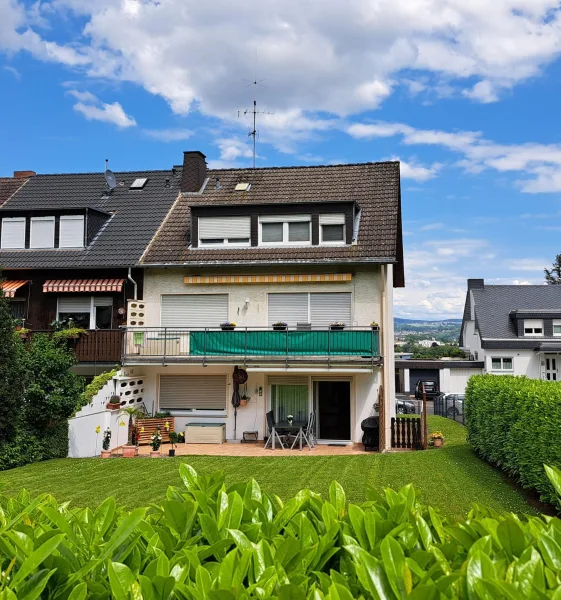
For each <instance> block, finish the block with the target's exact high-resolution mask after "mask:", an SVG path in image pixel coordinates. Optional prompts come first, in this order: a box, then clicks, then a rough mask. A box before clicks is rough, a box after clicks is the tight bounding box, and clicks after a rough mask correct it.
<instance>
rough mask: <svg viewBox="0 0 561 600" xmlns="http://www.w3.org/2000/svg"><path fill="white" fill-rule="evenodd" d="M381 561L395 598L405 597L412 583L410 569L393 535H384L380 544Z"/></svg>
mask: <svg viewBox="0 0 561 600" xmlns="http://www.w3.org/2000/svg"><path fill="white" fill-rule="evenodd" d="M380 551H381V553H382V562H383V564H384V569H385V571H386V575H387V577H388V580H389V582H390V586H391V588H392V590H393V592H394V594H395V595H396V597H397V598H405V597H406V596H407V594H409V593H410V592H411V589H412V586H413V583H412V578H411V571H410V570H409V567H408V566H407V564H406V562H405V554H404V552H403V548H402V547H401V545H400V544H399V542H397V541H396V540H395V539H394V538H393V537H391V536H389V535H388V536H386V537H385V538H384V539H383V540H382V543H381V544H380Z"/></svg>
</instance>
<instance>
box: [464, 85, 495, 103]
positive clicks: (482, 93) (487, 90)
mask: <svg viewBox="0 0 561 600" xmlns="http://www.w3.org/2000/svg"><path fill="white" fill-rule="evenodd" d="M462 94H463V95H464V96H465V97H466V98H471V99H472V100H477V101H479V102H482V103H483V104H490V103H491V102H497V101H498V100H499V96H498V94H497V91H496V86H495V85H493V84H492V83H491V82H490V81H487V80H484V81H478V82H477V83H476V84H475V85H474V86H473V87H472V88H471V89H469V90H468V89H466V90H463V91H462Z"/></svg>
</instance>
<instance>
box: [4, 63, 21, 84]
mask: <svg viewBox="0 0 561 600" xmlns="http://www.w3.org/2000/svg"><path fill="white" fill-rule="evenodd" d="M3 69H4V71H8V73H11V74H12V75H13V76H14V78H15V79H16V80H17V81H21V73H20V72H19V71H18V70H17V69H16V68H15V67H11V66H10V65H4V67H3Z"/></svg>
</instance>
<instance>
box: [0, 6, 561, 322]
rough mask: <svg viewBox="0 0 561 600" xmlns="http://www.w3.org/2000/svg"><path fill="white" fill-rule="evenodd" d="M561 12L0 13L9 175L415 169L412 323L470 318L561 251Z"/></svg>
mask: <svg viewBox="0 0 561 600" xmlns="http://www.w3.org/2000/svg"><path fill="white" fill-rule="evenodd" d="M560 7H561V5H560V3H559V2H558V1H552V0H495V1H494V2H493V3H489V2H488V0H486V1H483V0H471V1H470V2H469V3H466V2H465V0H462V1H460V0H424V1H423V2H420V1H419V0H378V1H377V2H374V1H373V0H372V1H368V0H348V2H346V3H341V2H336V1H335V0H321V1H319V0H316V1H313V0H309V1H307V2H302V1H301V0H283V2H282V3H281V2H278V1H275V0H259V1H258V0H245V1H244V2H243V3H232V2H229V1H227V0H210V1H209V2H207V3H200V2H195V1H194V0H159V1H158V2H156V1H155V0H96V2H91V1H87V0H38V1H34V2H22V1H18V0H0V90H1V92H2V93H1V94H0V108H1V114H2V131H3V136H2V139H3V144H2V146H1V148H0V175H10V174H11V173H12V171H14V170H26V169H32V170H35V171H37V172H42V173H45V172H47V173H48V172H79V171H100V170H102V169H103V166H104V159H105V158H108V159H109V161H110V166H111V168H113V169H114V170H116V171H119V170H135V169H144V168H168V167H169V166H170V165H172V164H177V163H179V162H180V161H181V157H182V154H181V153H182V151H183V150H185V149H199V150H202V151H203V152H204V153H205V154H206V155H207V158H208V160H209V164H210V165H211V166H232V167H237V166H246V165H248V164H250V163H251V148H250V144H249V139H248V137H247V132H248V130H249V125H250V123H249V121H247V120H246V119H245V118H243V117H242V118H241V119H238V118H237V115H238V109H243V108H246V107H250V106H251V103H252V88H251V86H249V87H248V81H249V80H251V79H252V78H253V76H254V70H255V65H256V54H257V77H258V79H265V81H264V82H263V86H260V87H259V88H258V90H257V91H258V101H259V105H260V108H261V109H262V110H264V111H271V112H274V114H267V115H264V116H262V117H261V118H260V123H259V125H258V126H259V132H260V133H259V141H258V154H259V157H258V164H259V165H260V166H267V165H271V166H274V165H301V164H323V163H325V164H329V163H339V162H364V161H372V160H385V159H400V160H401V161H402V177H403V181H402V198H403V216H404V233H405V237H404V241H405V260H406V279H407V286H406V288H405V289H404V290H397V291H396V315H397V316H401V317H411V318H418V317H420V318H443V317H458V316H460V315H461V309H462V306H463V300H464V295H465V292H464V290H465V280H466V278H467V277H484V278H485V279H486V281H488V282H489V283H520V284H523V283H542V282H543V268H544V267H545V266H548V265H549V264H550V263H551V262H552V261H553V259H554V256H555V255H556V254H557V253H560V252H561V243H560V237H561V143H560V142H559V140H560V137H561V120H560V119H559V107H558V105H559V97H560V96H561V61H560V60H559V55H560V53H561V12H560V10H561V9H560Z"/></svg>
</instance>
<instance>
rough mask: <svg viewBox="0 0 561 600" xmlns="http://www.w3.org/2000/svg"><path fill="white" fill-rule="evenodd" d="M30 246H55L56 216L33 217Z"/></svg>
mask: <svg viewBox="0 0 561 600" xmlns="http://www.w3.org/2000/svg"><path fill="white" fill-rule="evenodd" d="M29 247H30V248H54V247H55V218H54V217H31V240H30V242H29Z"/></svg>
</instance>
